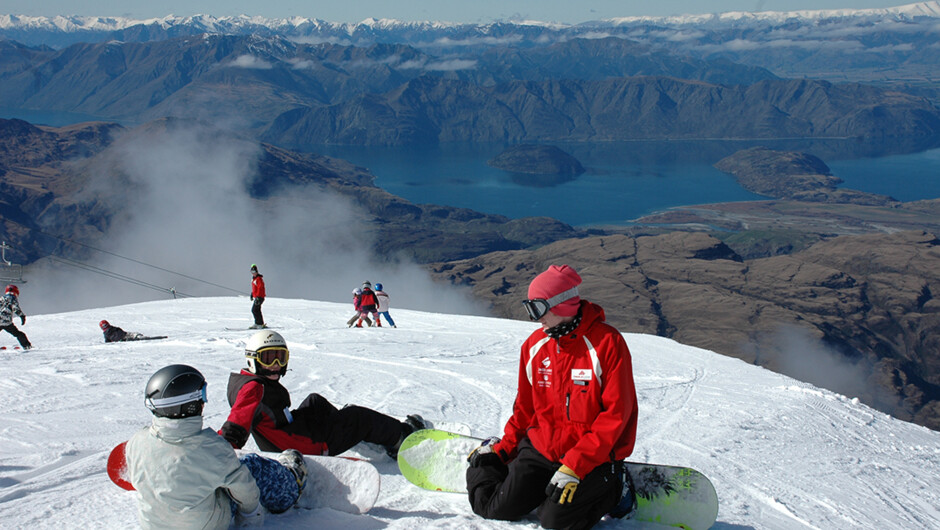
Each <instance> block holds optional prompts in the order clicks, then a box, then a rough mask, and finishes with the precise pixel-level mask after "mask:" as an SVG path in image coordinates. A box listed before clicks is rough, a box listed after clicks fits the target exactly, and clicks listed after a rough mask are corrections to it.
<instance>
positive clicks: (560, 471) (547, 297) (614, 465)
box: [467, 265, 637, 528]
mask: <svg viewBox="0 0 940 530" xmlns="http://www.w3.org/2000/svg"><path fill="white" fill-rule="evenodd" d="M580 283H581V277H580V276H579V275H578V273H577V272H575V270H574V269H572V268H571V267H569V266H567V265H562V266H560V267H559V266H556V265H552V266H551V267H549V268H548V270H547V271H545V272H543V273H542V274H539V275H538V276H536V277H535V279H534V280H532V283H531V284H529V293H528V295H529V299H528V300H525V301H523V304H524V305H525V308H526V310H527V312H528V313H529V318H530V319H532V320H534V321H538V322H539V323H540V324H542V328H541V329H538V330H536V331H534V332H532V334H531V335H530V336H529V338H528V339H527V340H526V341H525V343H523V345H522V353H521V358H520V361H519V382H518V392H517V394H516V401H515V404H514V405H513V413H512V416H511V417H510V418H509V421H508V422H507V423H506V427H505V429H504V434H503V438H502V440H500V439H498V438H495V437H494V438H489V439H487V440H486V441H484V442H483V444H482V445H481V446H480V447H478V448H477V449H475V450H474V451H473V453H471V454H470V457H469V459H468V460H469V461H470V468H469V469H467V491H468V492H469V497H470V505H471V507H472V509H473V511H474V513H476V514H478V515H481V516H483V517H485V518H487V519H500V520H516V519H519V518H522V517H524V516H525V515H526V514H528V513H529V512H531V511H532V510H537V511H536V514H537V516H538V518H539V521H540V522H541V524H542V526H543V527H545V528H590V527H592V526H594V525H595V524H597V522H598V521H600V519H601V517H603V516H604V515H605V514H606V513H608V512H609V511H611V510H612V509H613V508H614V507H615V506H616V505H617V503H618V501H619V500H620V498H621V496H622V495H623V484H624V477H623V476H622V471H621V468H622V466H620V465H619V462H620V461H621V460H623V459H624V458H626V457H627V456H629V455H630V454H631V453H632V452H633V446H634V443H635V441H636V426H637V401H636V388H635V387H634V384H633V367H632V362H631V359H630V350H629V349H628V348H627V344H626V342H625V341H624V339H623V335H621V334H620V332H619V331H617V330H616V329H615V328H613V327H612V326H610V325H608V324H607V323H606V322H605V317H604V310H603V309H601V307H600V306H598V305H596V304H593V303H591V302H588V301H586V300H581V298H580V297H579V294H578V285H579V284H580Z"/></svg>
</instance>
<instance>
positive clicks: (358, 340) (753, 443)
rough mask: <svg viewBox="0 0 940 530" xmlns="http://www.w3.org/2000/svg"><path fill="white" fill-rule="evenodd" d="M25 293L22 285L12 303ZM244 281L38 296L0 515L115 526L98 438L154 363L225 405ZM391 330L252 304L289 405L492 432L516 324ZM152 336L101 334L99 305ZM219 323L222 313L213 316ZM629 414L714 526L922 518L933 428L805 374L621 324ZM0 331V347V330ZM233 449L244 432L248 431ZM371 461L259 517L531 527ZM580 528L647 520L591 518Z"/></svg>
mask: <svg viewBox="0 0 940 530" xmlns="http://www.w3.org/2000/svg"><path fill="white" fill-rule="evenodd" d="M29 302H30V301H29V295H28V292H24V296H22V297H21V303H22V305H23V307H24V309H25V310H26V311H27V313H28V311H29ZM249 309H250V302H249V301H248V299H247V298H237V297H231V298H199V299H196V298H188V299H182V300H173V301H162V302H148V303H142V304H134V305H128V306H120V307H110V308H103V309H93V310H86V311H78V312H73V313H62V314H52V315H30V316H29V317H28V320H27V323H26V325H25V326H22V329H24V330H25V331H26V333H27V334H28V335H29V338H30V340H31V341H32V342H33V344H34V345H35V346H36V348H35V349H34V350H32V351H28V352H24V351H21V350H11V349H6V350H0V365H2V366H3V377H2V379H0V402H2V403H3V421H2V424H0V446H2V447H3V450H2V451H0V527H3V528H30V529H36V528H55V529H61V528H87V529H92V528H130V527H134V526H136V509H135V506H136V504H135V503H136V500H135V494H134V493H132V492H127V491H124V490H121V489H119V488H118V487H117V486H115V485H113V484H112V483H111V482H110V481H109V480H108V478H107V476H106V474H105V461H106V459H107V455H108V452H109V451H110V450H111V448H112V447H114V445H116V444H117V443H119V442H121V441H123V440H126V439H127V438H129V437H130V436H131V435H132V434H133V433H134V432H135V431H136V430H137V429H139V428H142V427H144V426H146V425H147V424H148V423H149V421H150V418H149V417H150V413H149V412H148V411H147V410H146V409H145V408H144V405H143V397H142V393H143V388H144V385H145V384H146V382H147V379H148V378H149V377H150V375H151V374H152V373H153V372H154V371H156V370H157V369H159V368H161V367H163V366H165V365H167V364H172V363H186V364H191V365H193V366H195V367H197V368H198V369H199V370H201V371H202V373H203V374H204V375H205V376H206V378H207V379H208V381H209V387H208V394H209V404H208V405H207V407H206V415H205V416H206V424H207V425H208V426H210V427H212V428H218V427H219V426H221V424H222V422H223V421H224V420H225V417H226V415H227V412H228V407H227V404H226V400H225V386H226V382H227V379H228V374H229V372H231V371H234V370H238V369H239V368H241V367H242V366H243V365H244V356H243V350H244V346H245V341H246V339H247V338H248V337H249V335H250V334H251V332H250V331H248V330H247V329H245V330H244V331H242V330H241V328H246V327H247V326H248V325H249V324H250V322H251V320H250V312H249ZM391 311H392V313H393V317H394V319H395V322H396V324H398V328H397V329H390V328H387V327H385V328H365V329H355V328H353V329H349V328H347V327H346V324H345V322H346V319H347V318H349V316H350V314H351V312H352V308H351V307H350V306H349V305H347V304H335V303H323V302H313V301H306V300H295V299H277V298H271V299H268V301H267V302H266V303H265V306H264V313H265V317H266V319H267V320H268V321H269V324H271V325H273V326H275V327H276V328H277V330H278V331H279V332H280V333H281V334H283V335H284V337H285V338H286V339H287V341H288V344H289V346H290V350H291V359H290V368H291V371H290V372H288V374H287V376H286V378H285V379H284V380H283V382H284V384H285V385H286V386H287V387H288V389H290V391H291V393H292V396H293V397H294V401H295V404H296V403H299V402H300V400H301V399H302V398H303V397H304V396H306V395H307V394H308V393H310V392H318V393H320V394H322V395H324V396H325V397H327V398H328V399H330V400H331V401H332V402H333V403H334V404H337V405H343V404H346V403H354V404H359V405H364V406H368V407H372V408H375V409H377V410H380V411H383V412H386V413H389V414H391V415H394V416H396V417H400V418H403V417H404V416H405V415H407V414H412V413H418V414H421V415H422V416H424V417H426V418H428V419H432V420H433V419H439V420H447V421H452V422H462V423H465V424H467V425H469V426H470V428H471V430H472V433H473V434H474V435H476V436H480V437H486V436H490V435H496V434H500V433H501V430H502V426H503V424H504V422H505V421H506V419H507V418H508V417H509V414H510V413H511V410H512V404H513V398H514V395H515V383H516V369H517V362H518V355H519V346H520V345H521V343H522V341H523V340H524V339H525V337H526V336H527V335H528V333H529V332H530V331H531V330H532V329H533V327H534V324H531V323H528V322H522V321H512V320H500V319H491V318H482V317H470V316H457V315H445V314H431V313H422V312H418V311H408V310H398V309H395V308H394V307H393V308H392V310H391ZM101 319H108V320H109V321H110V322H111V323H112V324H113V325H117V326H120V327H122V328H124V329H125V330H129V331H139V332H142V333H144V334H147V335H169V338H168V339H165V340H158V341H148V342H137V343H118V344H104V342H103V338H102V335H101V332H100V331H99V330H98V321H99V320H101ZM226 328H238V331H230V330H227V329H226ZM625 336H626V340H627V344H628V345H629V346H630V350H631V351H632V354H633V370H634V377H635V381H636V386H637V392H638V398H639V406H640V422H639V432H638V436H637V445H636V451H635V453H634V454H633V457H632V459H633V460H637V461H647V462H658V463H663V464H678V465H686V466H691V467H694V468H696V469H698V470H700V471H702V472H703V473H705V474H706V475H707V476H708V477H710V478H711V480H712V482H713V483H714V484H715V487H716V489H717V490H718V496H719V499H720V502H721V507H720V510H719V513H718V522H717V523H716V525H715V528H724V529H736V530H737V529H744V528H755V529H767V528H770V529H775V528H780V529H794V528H796V529H799V528H821V529H828V528H878V529H904V530H907V529H913V528H940V488H937V483H938V482H937V481H938V477H940V433H938V432H934V431H931V430H929V429H926V428H924V427H919V426H917V425H913V424H910V423H905V422H903V421H899V420H896V419H893V418H891V417H889V416H887V415H885V414H882V413H880V412H877V411H875V410H873V409H870V408H869V407H867V406H865V405H863V404H860V403H858V401H857V400H855V399H852V398H851V396H849V397H846V396H841V395H837V394H834V393H832V392H829V391H826V390H821V389H819V388H816V387H813V386H811V385H808V384H804V383H800V382H798V381H795V380H793V379H789V378H787V377H784V376H781V375H778V374H775V373H772V372H769V371H766V370H763V369H761V368H758V367H755V366H751V365H749V364H746V363H744V362H741V361H738V360H735V359H731V358H728V357H724V356H721V355H718V354H715V353H712V352H709V351H706V350H702V349H698V348H692V347H689V346H684V345H681V344H678V343H676V342H674V341H671V340H668V339H664V338H659V337H653V336H648V335H636V334H626V335H625ZM14 344H15V341H14V340H13V338H12V337H11V336H9V335H6V334H3V335H2V337H0V346H3V345H5V346H7V347H8V348H9V347H11V346H13V345H14ZM249 448H255V446H254V445H253V442H250V445H249ZM354 453H356V454H358V455H359V456H363V457H365V458H367V459H369V460H371V461H372V462H373V463H374V464H375V466H376V467H377V468H378V470H379V472H380V473H381V475H382V489H381V493H380V495H379V499H378V502H377V504H376V506H375V508H373V509H372V511H371V512H369V513H368V514H365V515H358V516H357V515H350V514H347V513H342V512H337V511H333V510H329V509H320V510H303V509H294V510H291V511H290V512H288V513H286V514H282V515H269V516H267V518H266V521H265V525H266V526H269V527H277V528H314V527H317V528H339V527H342V528H345V529H347V530H362V529H369V530H371V529H378V528H401V529H406V528H407V529H413V528H537V527H538V524H537V522H536V521H535V520H534V519H531V518H530V519H526V520H523V521H520V522H516V523H507V522H498V521H486V520H483V519H481V518H479V517H477V516H475V515H473V513H472V512H471V511H470V507H469V504H468V502H467V499H466V498H465V496H464V495H461V494H449V493H437V492H429V491H425V490H421V489H418V488H417V487H414V486H412V485H411V484H409V483H407V482H406V481H405V480H404V479H403V478H402V477H401V475H400V474H399V472H398V469H397V466H396V465H395V463H394V462H393V461H392V460H390V459H389V458H388V457H387V456H385V455H384V454H383V453H382V452H380V451H376V450H375V449H374V448H370V447H367V446H364V445H360V446H357V448H355V450H354ZM599 528H658V526H657V525H652V524H637V523H632V522H629V521H617V520H611V521H608V520H604V521H602V522H601V523H600V525H599Z"/></svg>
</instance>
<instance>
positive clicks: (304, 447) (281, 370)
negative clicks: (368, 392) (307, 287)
mask: <svg viewBox="0 0 940 530" xmlns="http://www.w3.org/2000/svg"><path fill="white" fill-rule="evenodd" d="M245 357H246V358H247V360H248V368H247V369H242V371H241V372H239V373H233V374H231V375H230V376H229V380H228V401H229V404H231V405H232V410H231V412H229V415H228V420H226V422H225V423H224V424H223V425H222V429H221V430H220V431H219V434H221V435H222V436H224V437H225V439H226V440H228V441H229V443H231V444H232V446H233V447H235V448H236V449H238V448H241V447H244V445H245V443H247V442H248V436H249V435H251V436H253V437H254V440H255V442H256V443H257V444H258V447H259V448H260V449H261V450H262V451H282V450H285V449H297V450H298V451H300V452H302V453H303V454H306V455H331V456H336V455H340V454H342V453H344V452H346V450H348V449H349V448H351V447H352V446H354V445H356V444H358V443H359V442H369V443H373V444H377V445H381V446H383V447H385V450H386V452H387V453H388V455H389V456H390V457H391V458H397V456H398V448H399V447H400V446H401V442H402V441H403V440H404V439H405V437H406V436H408V435H409V434H411V433H412V432H414V431H415V430H418V429H423V428H425V424H424V420H423V419H422V418H421V416H418V415H410V416H408V417H407V418H406V419H405V421H399V420H397V419H395V418H392V417H391V416H387V415H385V414H382V413H380V412H376V411H374V410H372V409H368V408H365V407H360V406H357V405H346V406H345V407H343V408H341V409H337V408H336V407H335V406H333V404H332V403H330V402H329V401H327V399H326V398H324V397H323V396H321V395H319V394H310V395H308V396H307V397H306V399H304V400H303V402H301V403H300V406H298V407H297V408H295V409H291V408H290V406H291V399H290V392H288V390H287V388H285V387H284V386H283V385H282V384H281V382H280V378H281V376H283V375H284V374H286V373H287V362H288V360H289V359H290V352H289V351H288V349H287V343H286V342H284V338H283V337H281V335H280V334H279V333H277V332H274V331H270V330H267V331H259V332H257V333H255V334H254V335H252V336H251V338H249V339H248V344H247V346H246V347H245Z"/></svg>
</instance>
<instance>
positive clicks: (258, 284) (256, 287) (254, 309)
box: [249, 263, 267, 329]
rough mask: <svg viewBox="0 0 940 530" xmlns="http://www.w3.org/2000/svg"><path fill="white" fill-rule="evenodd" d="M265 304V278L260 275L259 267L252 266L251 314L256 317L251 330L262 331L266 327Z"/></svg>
mask: <svg viewBox="0 0 940 530" xmlns="http://www.w3.org/2000/svg"><path fill="white" fill-rule="evenodd" d="M263 303H264V276H262V275H260V274H258V266H257V265H255V264H254V263H252V264H251V314H252V316H254V317H255V323H254V325H252V326H250V328H249V329H261V328H264V327H267V326H265V325H264V316H262V315H261V304H263Z"/></svg>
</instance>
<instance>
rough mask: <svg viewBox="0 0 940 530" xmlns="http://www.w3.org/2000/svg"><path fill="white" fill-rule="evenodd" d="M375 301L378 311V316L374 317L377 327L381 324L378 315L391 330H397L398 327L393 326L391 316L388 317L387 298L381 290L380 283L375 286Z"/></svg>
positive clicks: (393, 322) (386, 294)
mask: <svg viewBox="0 0 940 530" xmlns="http://www.w3.org/2000/svg"><path fill="white" fill-rule="evenodd" d="M375 299H376V301H377V302H378V308H377V309H378V311H379V313H378V315H376V316H375V320H376V321H378V322H379V325H381V324H382V322H381V320H380V318H381V317H380V316H379V315H382V316H384V317H385V320H387V321H388V323H389V324H390V325H391V326H392V327H393V328H397V327H398V326H396V325H395V321H394V320H392V315H390V314H389V313H388V301H389V297H388V293H386V292H385V291H383V290H382V284H381V283H377V284H375Z"/></svg>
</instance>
